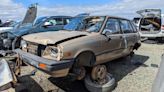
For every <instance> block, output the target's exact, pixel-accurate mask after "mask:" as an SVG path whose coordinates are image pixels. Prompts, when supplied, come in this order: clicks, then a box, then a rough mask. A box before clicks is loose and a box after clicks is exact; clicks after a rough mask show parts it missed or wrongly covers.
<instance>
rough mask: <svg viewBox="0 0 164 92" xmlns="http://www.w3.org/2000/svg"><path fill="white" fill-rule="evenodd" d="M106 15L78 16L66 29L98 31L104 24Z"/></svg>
mask: <svg viewBox="0 0 164 92" xmlns="http://www.w3.org/2000/svg"><path fill="white" fill-rule="evenodd" d="M104 19H105V17H100V16H91V17H84V16H81V17H76V18H74V19H72V21H71V22H70V23H69V24H67V25H66V26H65V27H64V29H65V30H70V31H77V30H78V31H84V30H85V31H87V32H98V31H99V30H100V28H101V26H102V24H103V21H104Z"/></svg>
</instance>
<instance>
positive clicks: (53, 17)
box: [39, 16, 72, 18]
mask: <svg viewBox="0 0 164 92" xmlns="http://www.w3.org/2000/svg"><path fill="white" fill-rule="evenodd" d="M39 18H72V17H71V16H42V17H39Z"/></svg>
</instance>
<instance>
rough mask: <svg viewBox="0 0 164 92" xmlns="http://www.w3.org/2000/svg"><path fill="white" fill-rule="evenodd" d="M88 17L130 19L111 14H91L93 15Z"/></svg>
mask: <svg viewBox="0 0 164 92" xmlns="http://www.w3.org/2000/svg"><path fill="white" fill-rule="evenodd" d="M87 17H109V18H118V19H124V20H129V19H126V18H123V17H118V16H110V15H91V16H87Z"/></svg>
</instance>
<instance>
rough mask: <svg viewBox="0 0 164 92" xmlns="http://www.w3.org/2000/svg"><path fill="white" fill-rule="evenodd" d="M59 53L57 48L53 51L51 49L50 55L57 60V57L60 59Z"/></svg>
mask: <svg viewBox="0 0 164 92" xmlns="http://www.w3.org/2000/svg"><path fill="white" fill-rule="evenodd" d="M58 52H59V50H58V49H57V48H51V49H50V55H51V56H52V57H55V58H57V57H58Z"/></svg>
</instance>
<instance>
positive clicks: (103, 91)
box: [84, 74, 115, 92]
mask: <svg viewBox="0 0 164 92" xmlns="http://www.w3.org/2000/svg"><path fill="white" fill-rule="evenodd" d="M107 80H108V82H107V83H105V84H103V85H100V84H97V83H95V82H93V81H92V80H91V78H90V76H87V77H86V78H85V80H84V82H85V87H86V88H87V89H88V91H90V92H110V91H112V90H113V89H114V87H115V79H114V78H113V77H112V76H111V75H110V74H107Z"/></svg>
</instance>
